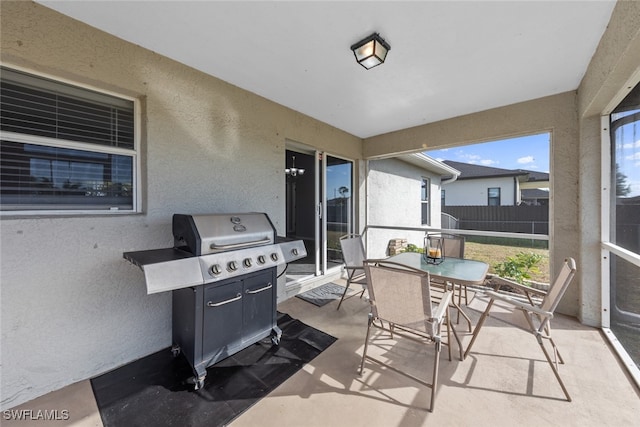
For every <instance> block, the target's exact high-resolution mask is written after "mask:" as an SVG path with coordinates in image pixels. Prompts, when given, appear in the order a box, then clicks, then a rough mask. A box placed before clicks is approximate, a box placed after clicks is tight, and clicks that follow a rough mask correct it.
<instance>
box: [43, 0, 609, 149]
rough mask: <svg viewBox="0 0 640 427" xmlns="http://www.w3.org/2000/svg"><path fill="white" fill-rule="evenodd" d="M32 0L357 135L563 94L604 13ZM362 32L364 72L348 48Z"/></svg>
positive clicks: (580, 7)
mask: <svg viewBox="0 0 640 427" xmlns="http://www.w3.org/2000/svg"><path fill="white" fill-rule="evenodd" d="M38 2H39V3H41V4H43V5H45V6H47V7H50V8H52V9H55V10H57V11H59V12H61V13H64V14H65V15H69V16H71V17H73V18H75V19H78V20H80V21H83V22H85V23H87V24H89V25H92V26H94V27H96V28H99V29H101V30H104V31H106V32H108V33H111V34H114V35H116V36H118V37H120V38H122V39H125V40H128V41H130V42H132V43H135V44H138V45H140V46H143V47H145V48H147V49H150V50H152V51H155V52H157V53H160V54H162V55H165V56H167V57H170V58H173V59H174V60H177V61H179V62H182V63H184V64H186V65H189V66H191V67H194V68H196V69H198V70H201V71H203V72H205V73H208V74H211V75H213V76H215V77H218V78H220V79H222V80H225V81H227V82H229V83H232V84H234V85H236V86H239V87H241V88H244V89H246V90H248V91H251V92H253V93H256V94H258V95H261V96H263V97H265V98H268V99H270V100H273V101H275V102H277V103H279V104H282V105H285V106H287V107H289V108H292V109H294V110H296V111H299V112H302V113H304V114H307V115H309V116H311V117H314V118H316V119H318V120H321V121H323V122H325V123H328V124H330V125H333V126H335V127H337V128H339V129H342V130H344V131H346V132H349V133H351V134H353V135H356V136H358V137H361V138H366V137H370V136H374V135H378V134H382V133H386V132H390V131H394V130H398V129H404V128H408V127H412V126H417V125H421V124H425V123H430V122H435V121H438V120H443V119H447V118H451V117H456V116H460V115H463V114H468V113H473V112H476V111H482V110H486V109H489V108H494V107H499V106H503V105H509V104H513V103H516V102H521V101H525V100H529V99H535V98H540V97H543V96H547V95H552V94H556V93H561V92H565V91H568V90H574V89H576V88H577V87H578V85H579V83H580V81H581V79H582V77H583V75H584V72H585V70H586V68H587V66H588V64H589V61H590V59H591V57H592V55H593V53H594V52H595V49H596V46H597V44H598V41H599V40H600V38H601V36H602V34H603V32H604V30H605V28H606V25H607V23H608V21H609V18H610V16H611V11H612V10H613V7H614V5H615V1H604V0H599V1H577V0H573V1H539V0H536V1H479V0H475V1H464V2H463V1H406V2H398V1H350V2H335V1H317V2H314V1H286V2H276V1H265V0H263V1H254V2H248V1H97V0H91V1H88V0H84V1H65V0H56V1H50V0H42V1H38ZM373 32H378V33H380V35H381V36H382V37H383V38H384V39H386V40H387V42H389V44H390V45H391V50H390V52H389V55H388V56H387V61H386V62H385V64H383V65H381V66H379V67H376V68H373V69H371V70H368V71H367V70H365V69H364V68H362V67H361V66H360V65H358V64H357V63H356V62H355V59H354V57H353V53H352V52H351V50H350V49H349V47H350V46H351V45H352V44H353V43H355V42H357V41H358V40H360V39H362V38H364V37H366V36H368V35H369V34H371V33H373Z"/></svg>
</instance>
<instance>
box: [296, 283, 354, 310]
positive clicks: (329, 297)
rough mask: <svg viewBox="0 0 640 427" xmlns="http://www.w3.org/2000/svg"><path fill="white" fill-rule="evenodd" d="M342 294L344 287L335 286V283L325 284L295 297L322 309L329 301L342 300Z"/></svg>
mask: <svg viewBox="0 0 640 427" xmlns="http://www.w3.org/2000/svg"><path fill="white" fill-rule="evenodd" d="M343 293H344V286H340V285H336V284H335V283H325V284H324V285H322V286H318V287H317V288H314V289H311V290H308V291H306V292H303V293H301V294H298V295H296V297H298V298H300V299H301V300H304V301H307V302H310V303H311V304H313V305H317V306H318V307H322V306H323V305H326V304H329V303H330V302H331V301H335V300H339V299H340V298H342V294H343Z"/></svg>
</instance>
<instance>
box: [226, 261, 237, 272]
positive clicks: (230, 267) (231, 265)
mask: <svg viewBox="0 0 640 427" xmlns="http://www.w3.org/2000/svg"><path fill="white" fill-rule="evenodd" d="M237 269H238V263H237V262H235V261H229V263H228V264H227V270H229V271H236V270H237Z"/></svg>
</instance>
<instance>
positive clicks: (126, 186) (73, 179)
mask: <svg viewBox="0 0 640 427" xmlns="http://www.w3.org/2000/svg"><path fill="white" fill-rule="evenodd" d="M0 71H1V74H0V132H1V134H0V136H1V137H0V202H1V206H2V211H3V213H7V212H11V213H14V212H16V211H22V212H30V211H33V212H36V213H42V211H55V212H59V211H63V212H64V211H109V212H113V211H135V209H136V206H135V201H136V191H138V189H137V188H135V186H134V184H135V169H136V156H137V153H136V144H135V114H134V102H133V101H132V100H127V99H123V98H118V97H114V96H111V95H107V94H103V93H99V92H95V91H92V90H88V89H84V88H80V87H76V86H72V85H68V84H66V83H61V82H56V81H53V80H49V79H46V78H42V77H39V76H34V75H30V74H26V73H22V72H18V71H14V70H10V69H7V68H2V69H1V70H0Z"/></svg>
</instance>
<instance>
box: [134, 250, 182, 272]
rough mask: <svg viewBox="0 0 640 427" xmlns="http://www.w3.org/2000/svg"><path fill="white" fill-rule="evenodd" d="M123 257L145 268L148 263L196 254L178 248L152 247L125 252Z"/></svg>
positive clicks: (173, 259)
mask: <svg viewBox="0 0 640 427" xmlns="http://www.w3.org/2000/svg"><path fill="white" fill-rule="evenodd" d="M122 257H123V258H124V259H126V260H127V261H129V262H131V263H132V264H133V265H137V266H138V267H140V268H142V269H143V270H144V266H145V265H148V264H157V263H159V262H168V261H175V260H178V259H184V258H192V257H194V255H193V254H190V253H189V252H186V251H183V250H180V249H176V248H164V249H150V250H146V251H135V252H124V253H123V254H122Z"/></svg>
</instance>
